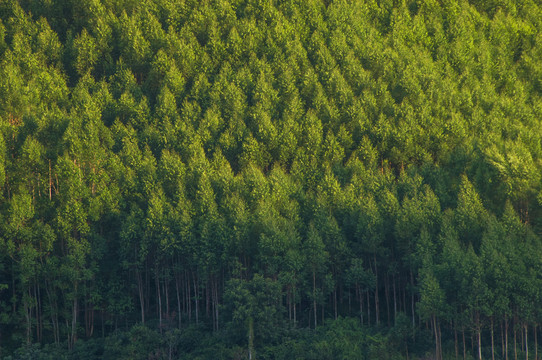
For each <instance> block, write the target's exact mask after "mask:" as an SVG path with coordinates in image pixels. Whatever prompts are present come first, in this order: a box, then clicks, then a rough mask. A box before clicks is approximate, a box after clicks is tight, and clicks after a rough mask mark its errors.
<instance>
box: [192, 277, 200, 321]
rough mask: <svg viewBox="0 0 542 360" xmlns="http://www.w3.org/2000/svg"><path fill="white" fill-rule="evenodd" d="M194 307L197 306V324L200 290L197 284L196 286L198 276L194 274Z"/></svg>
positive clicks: (197, 319)
mask: <svg viewBox="0 0 542 360" xmlns="http://www.w3.org/2000/svg"><path fill="white" fill-rule="evenodd" d="M193 275H194V305H195V310H196V324H198V323H199V311H198V303H199V301H198V297H199V293H198V288H197V284H196V274H195V273H194V274H193Z"/></svg>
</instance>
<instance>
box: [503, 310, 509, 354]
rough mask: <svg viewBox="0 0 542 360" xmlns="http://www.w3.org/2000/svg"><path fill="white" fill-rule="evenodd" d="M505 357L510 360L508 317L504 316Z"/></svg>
mask: <svg viewBox="0 0 542 360" xmlns="http://www.w3.org/2000/svg"><path fill="white" fill-rule="evenodd" d="M504 357H505V360H508V316H507V315H504Z"/></svg>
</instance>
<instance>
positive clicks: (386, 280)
mask: <svg viewBox="0 0 542 360" xmlns="http://www.w3.org/2000/svg"><path fill="white" fill-rule="evenodd" d="M389 282H390V281H389V276H388V274H386V276H384V294H385V295H386V316H387V318H388V319H387V320H388V327H390V326H391V318H390V284H389Z"/></svg>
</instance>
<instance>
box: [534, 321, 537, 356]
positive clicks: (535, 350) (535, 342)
mask: <svg viewBox="0 0 542 360" xmlns="http://www.w3.org/2000/svg"><path fill="white" fill-rule="evenodd" d="M537 326H538V325H537V324H535V325H534V359H535V360H538V339H537V336H536V327H537Z"/></svg>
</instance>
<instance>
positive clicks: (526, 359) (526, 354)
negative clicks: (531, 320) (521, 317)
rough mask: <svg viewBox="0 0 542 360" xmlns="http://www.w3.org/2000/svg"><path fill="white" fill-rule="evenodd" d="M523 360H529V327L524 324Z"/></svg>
mask: <svg viewBox="0 0 542 360" xmlns="http://www.w3.org/2000/svg"><path fill="white" fill-rule="evenodd" d="M524 328H525V360H529V341H528V339H529V325H527V323H525V325H524Z"/></svg>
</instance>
